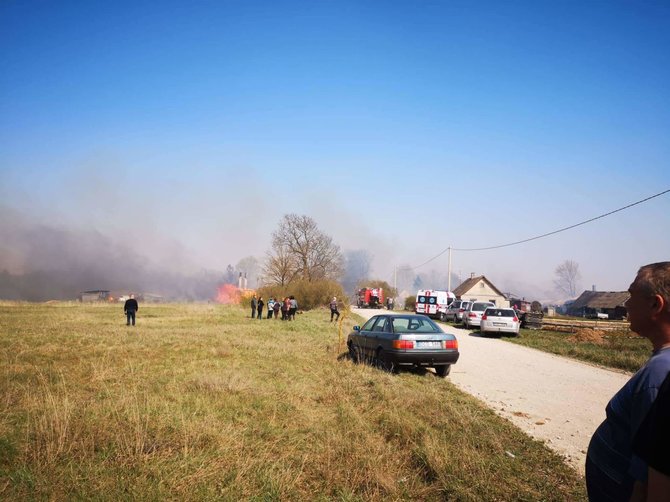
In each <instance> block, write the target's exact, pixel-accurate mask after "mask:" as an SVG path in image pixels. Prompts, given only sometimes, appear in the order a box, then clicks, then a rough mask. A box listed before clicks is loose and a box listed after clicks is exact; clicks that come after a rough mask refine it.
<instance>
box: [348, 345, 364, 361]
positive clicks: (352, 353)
mask: <svg viewBox="0 0 670 502" xmlns="http://www.w3.org/2000/svg"><path fill="white" fill-rule="evenodd" d="M349 357H350V358H351V360H352V361H353V362H354V363H356V364H358V363H360V362H361V349H359V348H358V346H357V345H354V344H353V343H350V344H349Z"/></svg>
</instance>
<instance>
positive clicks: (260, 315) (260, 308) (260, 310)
mask: <svg viewBox="0 0 670 502" xmlns="http://www.w3.org/2000/svg"><path fill="white" fill-rule="evenodd" d="M263 305H265V302H264V301H263V297H262V296H261V297H259V298H258V304H257V305H256V308H257V309H258V318H259V319H263Z"/></svg>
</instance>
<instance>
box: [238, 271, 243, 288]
mask: <svg viewBox="0 0 670 502" xmlns="http://www.w3.org/2000/svg"><path fill="white" fill-rule="evenodd" d="M237 289H243V288H242V272H240V276H239V277H238V278H237Z"/></svg>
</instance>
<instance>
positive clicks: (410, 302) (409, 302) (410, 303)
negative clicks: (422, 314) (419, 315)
mask: <svg viewBox="0 0 670 502" xmlns="http://www.w3.org/2000/svg"><path fill="white" fill-rule="evenodd" d="M415 303H416V298H415V297H413V296H408V297H406V298H405V310H412V311H413V310H414V307H415Z"/></svg>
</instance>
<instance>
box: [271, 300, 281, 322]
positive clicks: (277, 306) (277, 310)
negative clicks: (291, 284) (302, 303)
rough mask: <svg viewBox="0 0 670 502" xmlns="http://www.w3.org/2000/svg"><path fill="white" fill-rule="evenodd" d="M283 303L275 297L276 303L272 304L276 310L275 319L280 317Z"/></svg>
mask: <svg viewBox="0 0 670 502" xmlns="http://www.w3.org/2000/svg"><path fill="white" fill-rule="evenodd" d="M281 303H282V302H281V300H277V299H276V298H275V303H274V305H273V306H272V310H274V314H275V321H276V320H277V319H278V318H279V311H280V310H281Z"/></svg>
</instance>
